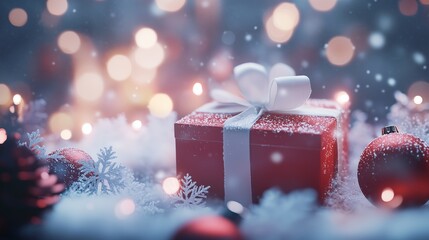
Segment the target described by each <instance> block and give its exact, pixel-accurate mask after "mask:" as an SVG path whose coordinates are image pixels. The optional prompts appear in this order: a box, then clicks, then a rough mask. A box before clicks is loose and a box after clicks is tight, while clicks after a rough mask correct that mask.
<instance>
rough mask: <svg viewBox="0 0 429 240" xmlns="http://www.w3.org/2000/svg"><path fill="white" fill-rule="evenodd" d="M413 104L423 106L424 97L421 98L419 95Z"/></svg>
mask: <svg viewBox="0 0 429 240" xmlns="http://www.w3.org/2000/svg"><path fill="white" fill-rule="evenodd" d="M413 102H414V103H415V104H417V105H419V104H422V103H423V98H422V96H419V95H417V96H415V97H414V98H413Z"/></svg>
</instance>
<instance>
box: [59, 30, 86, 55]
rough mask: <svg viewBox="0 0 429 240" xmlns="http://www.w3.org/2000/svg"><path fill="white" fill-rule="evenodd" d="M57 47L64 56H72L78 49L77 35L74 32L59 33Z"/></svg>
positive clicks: (78, 40)
mask: <svg viewBox="0 0 429 240" xmlns="http://www.w3.org/2000/svg"><path fill="white" fill-rule="evenodd" d="M57 44H58V47H59V48H60V49H61V51H63V52H64V53H66V54H74V53H76V52H77V51H79V49H80V45H81V41H80V37H79V35H78V34H77V33H76V32H74V31H65V32H63V33H61V35H60V36H59V37H58V40H57Z"/></svg>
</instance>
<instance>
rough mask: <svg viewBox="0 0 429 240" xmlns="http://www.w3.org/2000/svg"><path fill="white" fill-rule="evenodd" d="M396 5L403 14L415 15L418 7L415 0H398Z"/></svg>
mask: <svg viewBox="0 0 429 240" xmlns="http://www.w3.org/2000/svg"><path fill="white" fill-rule="evenodd" d="M398 6H399V11H400V12H401V13H402V14H403V15H405V16H414V15H416V13H417V10H418V7H419V6H418V4H417V1H416V0H399V2H398Z"/></svg>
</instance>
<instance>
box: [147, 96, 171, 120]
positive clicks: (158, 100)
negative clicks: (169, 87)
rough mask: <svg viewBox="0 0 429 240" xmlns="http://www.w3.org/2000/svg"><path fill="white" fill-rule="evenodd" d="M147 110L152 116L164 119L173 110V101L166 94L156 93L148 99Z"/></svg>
mask: <svg viewBox="0 0 429 240" xmlns="http://www.w3.org/2000/svg"><path fill="white" fill-rule="evenodd" d="M148 108H149V111H150V113H151V114H152V115H154V116H156V117H159V118H164V117H167V116H168V115H169V114H170V113H171V111H172V110H173V101H172V100H171V98H170V97H169V96H168V95H167V94H165V93H157V94H155V95H154V96H153V97H152V98H151V99H150V101H149V104H148Z"/></svg>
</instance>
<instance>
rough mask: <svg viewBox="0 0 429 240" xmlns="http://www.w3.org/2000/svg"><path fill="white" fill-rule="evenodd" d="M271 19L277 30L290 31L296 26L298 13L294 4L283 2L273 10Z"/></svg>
mask: <svg viewBox="0 0 429 240" xmlns="http://www.w3.org/2000/svg"><path fill="white" fill-rule="evenodd" d="M272 18H273V20H272V21H273V24H274V26H275V27H276V28H277V29H279V30H283V31H292V30H293V29H294V28H295V27H296V26H297V25H298V22H299V11H298V8H297V7H296V5H295V4H293V3H289V2H284V3H281V4H279V5H278V6H277V7H276V8H275V9H274V12H273V15H272Z"/></svg>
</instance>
